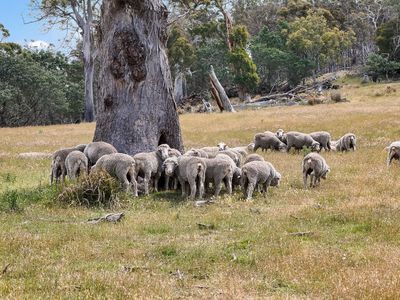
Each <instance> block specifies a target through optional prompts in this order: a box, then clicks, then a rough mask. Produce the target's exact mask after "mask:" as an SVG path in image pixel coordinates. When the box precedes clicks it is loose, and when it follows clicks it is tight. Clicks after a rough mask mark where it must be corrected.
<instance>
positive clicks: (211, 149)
mask: <svg viewBox="0 0 400 300" xmlns="http://www.w3.org/2000/svg"><path fill="white" fill-rule="evenodd" d="M200 150H203V151H205V152H206V153H207V155H208V158H214V157H215V156H216V155H217V154H218V152H219V148H218V147H203V148H200Z"/></svg>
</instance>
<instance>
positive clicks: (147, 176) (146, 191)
mask: <svg viewBox="0 0 400 300" xmlns="http://www.w3.org/2000/svg"><path fill="white" fill-rule="evenodd" d="M150 177H151V174H150V173H146V174H145V175H144V178H143V184H144V194H145V195H146V196H147V195H148V194H149V182H150Z"/></svg>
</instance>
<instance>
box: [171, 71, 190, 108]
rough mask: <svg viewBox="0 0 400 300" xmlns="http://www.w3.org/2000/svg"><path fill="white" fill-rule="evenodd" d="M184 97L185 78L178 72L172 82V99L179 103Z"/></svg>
mask: <svg viewBox="0 0 400 300" xmlns="http://www.w3.org/2000/svg"><path fill="white" fill-rule="evenodd" d="M186 97H187V93H186V78H185V75H184V74H183V73H182V72H179V73H178V74H177V75H176V77H175V82H174V99H175V102H176V104H177V105H180V104H181V103H182V102H183V99H185V98H186Z"/></svg>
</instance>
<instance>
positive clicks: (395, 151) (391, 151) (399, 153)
mask: <svg viewBox="0 0 400 300" xmlns="http://www.w3.org/2000/svg"><path fill="white" fill-rule="evenodd" d="M385 149H386V150H388V155H387V166H388V167H389V166H390V164H391V163H392V160H393V159H396V160H400V141H396V142H393V143H391V144H390V145H389V146H388V147H386V148H385Z"/></svg>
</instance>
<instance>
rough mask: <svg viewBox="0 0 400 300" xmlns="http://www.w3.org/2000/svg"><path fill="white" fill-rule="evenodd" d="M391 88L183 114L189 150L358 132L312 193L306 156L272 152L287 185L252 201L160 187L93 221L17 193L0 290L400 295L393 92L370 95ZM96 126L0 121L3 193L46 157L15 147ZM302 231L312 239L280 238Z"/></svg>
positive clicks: (4, 217)
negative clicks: (331, 100)
mask: <svg viewBox="0 0 400 300" xmlns="http://www.w3.org/2000/svg"><path fill="white" fill-rule="evenodd" d="M390 86H392V87H393V88H396V89H397V90H399V87H400V85H398V84H393V83H392V84H390ZM385 88H386V87H385V85H373V84H371V85H366V86H362V87H359V86H357V85H352V86H345V87H344V88H343V89H342V91H341V92H342V94H343V95H344V96H345V97H346V98H347V99H349V100H350V101H351V102H348V103H340V104H328V105H317V106H301V107H276V108H268V109H263V110H257V111H246V112H239V113H236V114H211V115H195V114H194V115H184V116H182V117H181V122H182V127H183V134H184V140H185V146H186V147H195V146H202V145H213V144H216V143H217V142H219V141H225V142H226V143H227V144H232V145H246V144H248V143H249V142H250V141H251V139H252V137H253V135H254V134H255V133H256V132H260V131H265V130H272V131H274V130H276V129H278V128H284V129H286V130H291V129H292V130H294V129H296V130H299V131H306V132H310V131H314V130H328V131H330V132H331V133H332V135H333V137H334V138H338V137H339V136H341V135H342V134H344V133H346V132H354V133H355V134H356V135H357V136H358V143H359V150H358V151H357V152H354V153H353V152H352V153H323V155H324V156H325V157H326V160H327V162H328V164H329V165H330V166H331V169H332V172H331V173H330V175H329V177H328V180H326V181H323V182H322V183H321V186H320V187H319V188H317V189H314V190H304V189H302V182H301V168H300V165H301V159H302V156H301V155H295V154H289V155H287V154H283V153H269V152H268V153H267V154H265V157H266V159H267V160H269V161H271V162H272V163H273V164H274V165H275V166H276V168H277V169H278V170H279V171H280V172H281V173H282V176H283V180H282V185H281V186H280V187H279V188H272V189H271V190H270V192H269V193H268V195H267V197H265V198H264V197H262V196H261V195H259V196H258V197H256V198H255V200H254V201H252V202H243V200H242V199H241V194H240V193H237V194H235V195H234V196H233V197H228V196H226V195H223V196H222V197H220V198H219V199H218V200H217V203H216V204H213V205H209V206H207V207H194V205H193V204H192V203H190V202H186V201H183V200H182V199H180V197H179V196H178V195H177V194H175V193H171V192H168V193H157V194H154V195H152V196H150V197H145V198H139V199H132V200H131V201H130V203H129V204H127V205H126V206H125V207H124V208H123V211H125V213H126V218H125V219H124V220H123V221H122V222H121V223H118V224H115V225H114V224H109V223H102V224H97V225H89V224H84V223H82V221H85V220H87V219H88V218H90V217H94V216H98V215H103V214H105V213H106V212H107V211H104V210H101V209H93V208H92V209H86V208H62V207H61V206H60V205H58V204H56V203H51V202H49V201H47V200H46V201H40V200H38V198H40V197H41V196H40V195H43V197H45V198H49V199H50V198H51V195H52V194H51V193H50V194H49V195H48V194H46V192H43V193H42V194H41V193H38V194H37V193H35V194H34V195H35V197H34V198H35V199H36V200H35V201H31V202H29V201H28V202H27V203H25V202H18V201H20V200H19V198H17V206H19V207H20V208H23V209H22V210H4V212H0V222H1V223H0V224H1V225H0V277H1V278H0V297H1V298H127V297H128V298H162V299H170V298H196V299H198V298H201V299H209V298H218V299H225V298H228V299H231V298H234V299H243V298H247V299H249V298H265V297H273V298H286V297H291V298H292V297H293V298H310V297H311V298H369V299H376V298H399V296H400V262H399V260H398V259H397V258H398V257H399V255H400V247H399V245H400V223H399V217H400V202H399V193H398V191H399V190H400V181H399V176H398V174H399V173H400V167H399V165H398V164H395V165H393V166H392V167H391V168H390V169H387V168H386V166H385V159H386V152H385V151H384V150H383V149H384V147H385V146H386V145H388V144H389V143H390V142H391V141H393V140H397V139H399V137H400V126H399V125H400V120H399V118H398V116H399V114H400V105H399V104H400V100H399V99H398V95H397V93H391V94H389V95H384V96H381V97H378V98H376V97H375V96H374V92H375V90H376V89H385ZM93 129H94V127H93V125H91V124H80V125H67V126H50V127H27V128H17V129H0V133H1V136H2V143H1V145H0V153H1V154H0V191H1V192H5V191H9V190H18V191H20V190H21V189H27V191H29V189H32V188H36V187H37V186H38V185H41V186H42V188H44V189H46V188H47V182H48V172H49V159H43V158H40V157H39V158H30V159H22V158H17V155H18V153H22V152H46V153H47V152H52V151H54V150H55V149H57V148H60V147H63V146H71V145H75V144H79V143H84V142H87V141H88V140H90V138H91V136H92V133H93ZM66 141H67V142H66ZM3 195H4V194H3ZM27 195H28V196H26V197H25V198H29V197H30V196H29V195H30V194H29V193H28V194H27ZM38 195H39V196H38ZM9 198H10V199H13V198H12V197H11V196H9ZM7 199H8V198H7ZM28 200H29V199H28ZM2 201H5V197H3V199H2ZM0 207H1V206H0ZM197 223H204V224H208V225H212V226H210V228H211V229H203V228H200V227H199V226H198V225H197ZM300 231H311V232H312V234H311V235H306V236H293V235H289V234H288V233H291V232H300ZM7 265H9V266H8V268H5V266H7ZM3 268H5V269H4V270H5V271H4V272H2V269H3Z"/></svg>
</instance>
